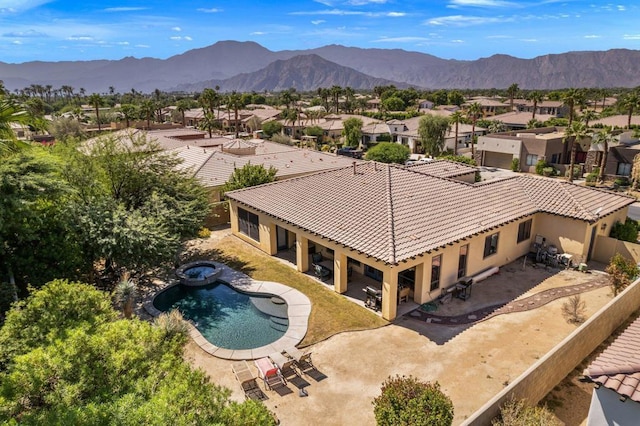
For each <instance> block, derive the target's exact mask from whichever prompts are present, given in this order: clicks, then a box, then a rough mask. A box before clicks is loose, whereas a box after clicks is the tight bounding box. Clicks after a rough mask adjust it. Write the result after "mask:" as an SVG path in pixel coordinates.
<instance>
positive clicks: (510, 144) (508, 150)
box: [476, 136, 522, 158]
mask: <svg viewBox="0 0 640 426" xmlns="http://www.w3.org/2000/svg"><path fill="white" fill-rule="evenodd" d="M521 146H522V141H520V140H519V139H516V138H515V137H514V138H513V139H512V138H496V137H491V136H480V137H479V138H478V143H477V146H476V149H477V150H478V151H491V152H502V153H505V154H511V155H513V156H514V157H515V158H520V152H521V151H522V147H521Z"/></svg>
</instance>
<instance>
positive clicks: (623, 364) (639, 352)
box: [582, 318, 640, 402]
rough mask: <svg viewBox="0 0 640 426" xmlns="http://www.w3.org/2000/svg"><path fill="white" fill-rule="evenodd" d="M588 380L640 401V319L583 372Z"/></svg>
mask: <svg viewBox="0 0 640 426" xmlns="http://www.w3.org/2000/svg"><path fill="white" fill-rule="evenodd" d="M582 374H583V375H584V376H585V377H586V378H587V379H588V380H590V381H592V382H594V383H597V384H599V385H602V386H604V387H606V388H607V389H611V390H612V391H614V392H617V393H618V394H620V395H621V396H624V397H627V398H629V399H631V400H633V401H636V402H640V318H637V319H636V320H635V321H634V322H632V323H631V324H630V325H629V327H627V329H626V330H624V331H623V332H622V334H620V336H618V337H617V338H616V339H615V340H614V341H613V343H611V345H609V347H607V348H606V349H605V350H604V351H602V353H601V354H600V355H599V356H598V357H597V358H596V359H595V361H593V362H592V363H591V365H589V367H588V368H587V369H586V370H584V372H583V373H582Z"/></svg>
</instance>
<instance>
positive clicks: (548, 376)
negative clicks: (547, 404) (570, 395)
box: [462, 279, 640, 426]
mask: <svg viewBox="0 0 640 426" xmlns="http://www.w3.org/2000/svg"><path fill="white" fill-rule="evenodd" d="M639 306H640V279H639V280H636V281H634V282H633V284H631V285H630V286H629V287H628V288H627V289H625V291H623V292H622V293H620V294H619V295H618V296H617V297H616V298H614V299H613V300H611V302H609V303H608V304H607V305H606V306H604V307H603V308H602V309H600V310H599V311H598V312H597V313H595V314H594V315H593V316H592V317H591V318H589V319H588V320H587V321H586V322H585V323H584V324H582V325H581V326H580V327H578V328H577V329H576V330H575V331H574V332H573V333H571V334H570V335H569V336H567V337H566V338H565V339H564V340H563V341H562V342H560V343H559V344H558V345H556V346H555V347H554V348H553V349H552V350H551V351H549V352H548V353H547V354H546V355H545V356H544V357H542V358H541V359H540V360H539V361H537V362H536V363H535V364H534V365H532V366H531V367H530V368H529V369H528V370H527V371H525V372H524V373H522V375H520V377H518V378H517V379H515V380H514V381H513V382H512V383H511V384H510V385H509V386H507V387H506V388H504V389H503V390H502V392H500V393H499V394H497V395H496V396H494V397H493V398H492V399H491V400H490V401H489V402H487V403H486V404H485V405H484V406H483V407H482V408H480V409H479V410H478V411H476V412H475V413H474V414H473V415H472V416H471V417H470V418H468V419H467V420H465V422H464V423H462V424H463V425H465V426H467V425H469V426H475V425H482V426H484V425H490V424H491V420H492V419H494V418H495V417H496V416H497V415H498V414H499V411H500V407H501V406H502V405H503V404H504V403H505V402H506V401H508V400H509V399H511V398H513V399H516V400H520V399H526V400H527V401H529V403H531V404H537V403H538V402H539V401H540V400H541V399H542V398H544V397H545V396H546V395H547V394H548V393H549V392H550V391H551V390H552V389H553V388H554V387H555V386H556V385H557V384H558V383H560V382H561V381H562V379H564V378H565V377H566V376H567V375H568V374H569V373H570V372H571V371H572V370H573V369H574V368H575V367H576V366H577V365H578V364H580V362H582V360H583V359H585V358H586V357H587V356H588V355H589V354H590V353H591V352H593V351H594V350H595V349H596V348H597V347H598V345H600V344H601V343H602V342H603V341H604V340H605V339H606V338H607V337H609V336H610V335H611V333H613V331H614V330H615V329H616V328H618V327H619V326H620V325H621V324H622V323H623V322H624V321H625V320H626V319H627V318H629V316H630V315H631V314H632V313H633V312H634V311H636V310H637V309H638V307H639Z"/></svg>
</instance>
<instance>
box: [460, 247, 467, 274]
mask: <svg viewBox="0 0 640 426" xmlns="http://www.w3.org/2000/svg"><path fill="white" fill-rule="evenodd" d="M468 253H469V244H465V245H463V246H462V247H460V255H459V256H458V278H462V277H464V276H465V275H467V254H468Z"/></svg>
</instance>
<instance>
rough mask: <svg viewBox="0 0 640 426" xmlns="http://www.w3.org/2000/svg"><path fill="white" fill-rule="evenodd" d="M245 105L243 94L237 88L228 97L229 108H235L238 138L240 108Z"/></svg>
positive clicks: (235, 128)
mask: <svg viewBox="0 0 640 426" xmlns="http://www.w3.org/2000/svg"><path fill="white" fill-rule="evenodd" d="M243 106H244V105H243V104H242V96H241V95H240V94H239V93H238V92H236V91H235V90H234V91H233V92H231V94H230V95H229V96H228V97H227V109H230V108H233V112H234V118H235V120H234V124H233V126H234V130H235V133H236V138H237V137H238V133H239V126H238V110H239V109H240V108H242V107H243Z"/></svg>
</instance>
